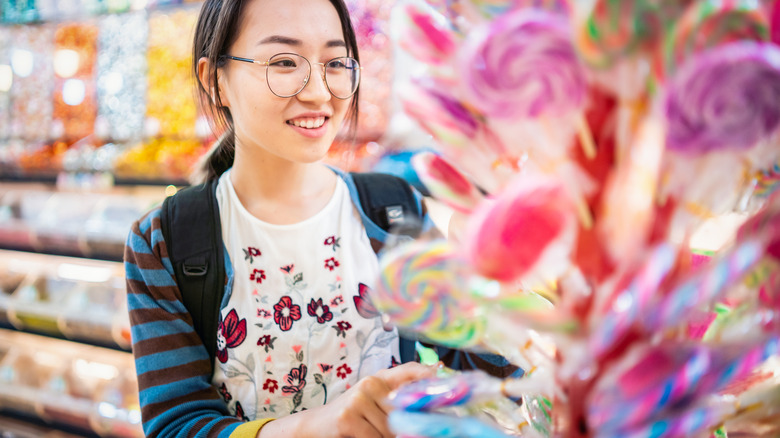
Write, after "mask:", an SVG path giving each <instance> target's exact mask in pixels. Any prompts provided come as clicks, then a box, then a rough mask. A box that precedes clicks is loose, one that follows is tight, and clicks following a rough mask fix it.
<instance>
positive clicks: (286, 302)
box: [274, 295, 301, 332]
mask: <svg viewBox="0 0 780 438" xmlns="http://www.w3.org/2000/svg"><path fill="white" fill-rule="evenodd" d="M299 319H301V306H299V305H297V304H293V302H292V299H291V298H290V297H288V296H287V295H285V296H283V297H282V298H281V299H279V302H278V303H276V304H274V322H275V323H277V324H279V328H281V329H282V331H283V332H286V331H288V330H290V329H291V328H292V325H293V321H297V320H299Z"/></svg>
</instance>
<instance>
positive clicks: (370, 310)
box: [353, 283, 379, 319]
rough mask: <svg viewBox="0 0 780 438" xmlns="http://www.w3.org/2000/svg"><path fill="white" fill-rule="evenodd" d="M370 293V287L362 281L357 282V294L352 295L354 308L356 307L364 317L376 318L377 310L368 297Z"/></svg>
mask: <svg viewBox="0 0 780 438" xmlns="http://www.w3.org/2000/svg"><path fill="white" fill-rule="evenodd" d="M370 293H371V288H369V287H368V286H366V285H365V284H363V283H359V285H358V295H355V296H354V297H353V300H354V301H355V308H356V309H357V311H358V314H360V316H362V317H363V318H366V319H371V318H376V317H377V316H379V312H378V311H377V310H376V307H374V304H373V303H371V300H370V299H369V297H368V295H369V294H370Z"/></svg>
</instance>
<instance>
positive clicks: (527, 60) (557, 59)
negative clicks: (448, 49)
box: [459, 9, 586, 119]
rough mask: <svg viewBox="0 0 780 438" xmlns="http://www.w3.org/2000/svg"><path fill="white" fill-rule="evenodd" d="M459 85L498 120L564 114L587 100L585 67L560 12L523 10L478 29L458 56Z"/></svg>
mask: <svg viewBox="0 0 780 438" xmlns="http://www.w3.org/2000/svg"><path fill="white" fill-rule="evenodd" d="M459 66H460V68H461V71H460V76H461V89H462V91H463V94H464V96H465V97H466V99H467V100H468V101H469V102H470V103H471V104H472V105H473V106H474V107H476V108H477V109H479V110H480V111H482V112H483V113H484V114H485V115H487V116H490V117H495V118H498V119H512V118H516V117H525V118H533V117H540V116H560V115H564V114H569V113H572V112H574V111H576V110H578V109H579V108H580V107H581V106H582V104H583V102H584V100H585V93H586V83H585V74H584V70H583V68H582V66H581V64H580V62H579V59H578V58H577V54H576V52H575V50H574V46H573V45H572V42H571V35H570V31H569V27H568V24H567V22H566V20H565V19H564V18H562V17H561V16H559V15H556V14H552V13H548V12H543V11H539V10H534V9H521V10H517V11H514V12H510V13H508V14H506V15H505V16H502V17H500V18H499V19H497V20H496V21H495V22H492V23H489V24H486V25H484V26H482V27H481V28H480V29H479V30H477V31H474V32H473V33H472V34H471V35H470V36H469V38H468V40H467V41H466V44H465V46H464V47H463V55H462V56H461V58H460V62H459Z"/></svg>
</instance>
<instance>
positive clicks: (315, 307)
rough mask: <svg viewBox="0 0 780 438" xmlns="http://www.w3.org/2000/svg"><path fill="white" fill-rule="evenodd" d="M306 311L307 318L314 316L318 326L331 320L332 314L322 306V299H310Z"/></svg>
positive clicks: (326, 307)
mask: <svg viewBox="0 0 780 438" xmlns="http://www.w3.org/2000/svg"><path fill="white" fill-rule="evenodd" d="M306 310H307V311H308V312H309V316H316V317H317V322H318V323H320V324H325V323H326V322H328V321H330V320H331V319H333V313H331V312H330V310H329V309H328V306H326V305H324V304H322V298H320V299H318V300H317V301H314V298H312V300H311V302H310V303H309V305H308V306H307V307H306Z"/></svg>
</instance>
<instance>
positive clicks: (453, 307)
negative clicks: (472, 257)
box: [370, 241, 485, 347]
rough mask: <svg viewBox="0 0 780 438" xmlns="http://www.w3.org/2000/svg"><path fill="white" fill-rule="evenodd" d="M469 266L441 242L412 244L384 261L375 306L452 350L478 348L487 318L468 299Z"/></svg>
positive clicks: (395, 320)
mask: <svg viewBox="0 0 780 438" xmlns="http://www.w3.org/2000/svg"><path fill="white" fill-rule="evenodd" d="M469 276H470V274H469V269H468V266H467V265H466V264H465V263H464V262H463V260H461V259H460V258H458V257H457V256H456V254H455V252H454V251H453V249H452V248H451V247H450V246H449V245H448V244H447V243H446V242H443V241H437V242H431V243H422V242H419V243H413V244H410V245H404V246H400V247H398V248H395V249H394V250H392V251H390V252H388V253H386V254H385V255H384V256H383V257H382V260H381V274H380V278H379V284H378V285H377V288H376V290H375V291H373V293H372V294H371V296H370V299H371V301H372V302H373V304H374V306H375V307H376V308H377V310H379V311H380V312H382V313H384V314H385V315H386V316H387V317H388V318H389V319H390V320H391V321H392V322H394V323H396V324H398V325H400V326H402V327H407V328H411V329H413V330H415V331H418V332H420V333H422V334H424V335H425V336H427V337H428V338H430V339H431V340H432V341H434V342H439V343H442V344H444V345H448V346H453V347H467V346H473V345H476V344H477V343H478V342H479V340H480V338H481V337H482V335H483V332H484V328H485V320H484V318H485V317H484V315H482V314H480V312H479V311H478V309H477V307H476V305H475V303H474V302H473V300H471V298H470V297H469V296H468V294H467V288H468V283H469Z"/></svg>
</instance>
